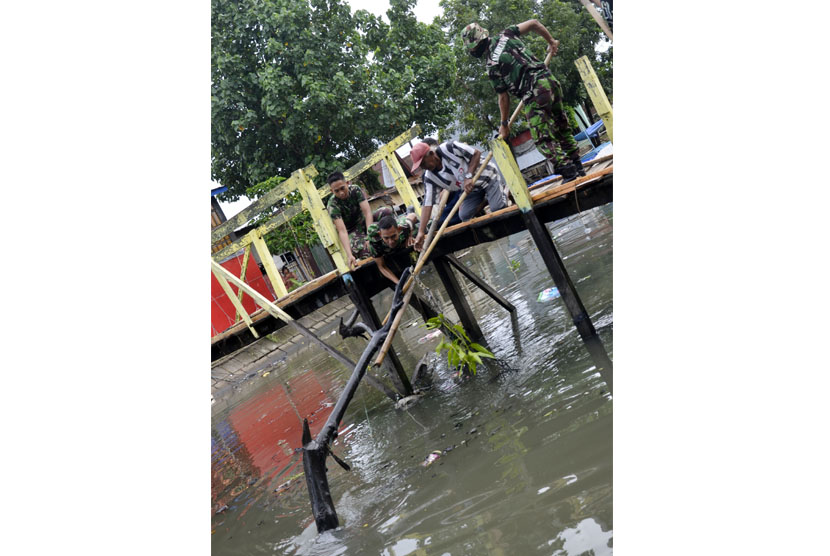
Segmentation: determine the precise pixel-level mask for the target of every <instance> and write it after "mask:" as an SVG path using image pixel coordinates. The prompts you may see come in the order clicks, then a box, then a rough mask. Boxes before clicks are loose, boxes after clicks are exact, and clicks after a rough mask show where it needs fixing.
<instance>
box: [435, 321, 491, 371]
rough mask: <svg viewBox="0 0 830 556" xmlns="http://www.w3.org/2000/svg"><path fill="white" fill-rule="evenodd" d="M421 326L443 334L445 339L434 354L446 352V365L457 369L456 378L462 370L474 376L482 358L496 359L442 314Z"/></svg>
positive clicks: (459, 326)
mask: <svg viewBox="0 0 830 556" xmlns="http://www.w3.org/2000/svg"><path fill="white" fill-rule="evenodd" d="M423 326H425V327H426V328H427V329H428V330H435V329H436V328H440V329H441V331H442V332H443V333H444V336H445V338H442V339H441V343H439V344H438V346H437V347H436V348H435V353H437V354H439V355H440V353H441V352H442V351H445V350H446V352H447V363H448V364H449V365H450V367H452V368H454V369H458V374H457V376H461V375H462V373H463V372H464V369H469V370H470V372H471V373H473V374H476V367H478V365H480V364H481V359H482V358H483V357H487V358H490V359H495V357H496V356H495V355H493V353H492V352H491V351H490V350H488V349H487V348H486V347H484V346H482V345H480V344H477V343H475V342H473V341H472V340H470V337H469V336H467V332H465V331H464V327H463V326H461V325H460V324H452V323H451V322H450V321H448V320H447V319H446V318H445V317H444V315H443V313H442V314H439V315H438V316H437V317H433V318H431V319H429V320H428V321H427V322H426V323H425V324H423ZM447 340H450V341H447Z"/></svg>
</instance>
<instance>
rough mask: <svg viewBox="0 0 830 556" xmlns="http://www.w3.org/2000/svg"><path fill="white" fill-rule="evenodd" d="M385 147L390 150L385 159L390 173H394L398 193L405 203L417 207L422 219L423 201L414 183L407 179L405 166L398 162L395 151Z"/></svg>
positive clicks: (417, 213)
mask: <svg viewBox="0 0 830 556" xmlns="http://www.w3.org/2000/svg"><path fill="white" fill-rule="evenodd" d="M383 148H384V149H386V150H387V151H388V152H387V155H386V157H385V158H384V160H385V161H386V165H387V166H388V167H389V173H390V174H392V179H394V180H395V189H397V190H398V194H399V195H400V196H401V199H402V200H403V203H404V205H406V206H412V207H413V208H414V209H415V214H416V216H418V218H419V219H420V218H421V203H419V202H418V196H417V195H416V194H415V191H413V189H412V184H410V183H409V180H407V179H406V174H405V173H404V171H403V167H401V163H400V162H398V157H397V156H395V151H394V150H389V149H388V148H387V147H383Z"/></svg>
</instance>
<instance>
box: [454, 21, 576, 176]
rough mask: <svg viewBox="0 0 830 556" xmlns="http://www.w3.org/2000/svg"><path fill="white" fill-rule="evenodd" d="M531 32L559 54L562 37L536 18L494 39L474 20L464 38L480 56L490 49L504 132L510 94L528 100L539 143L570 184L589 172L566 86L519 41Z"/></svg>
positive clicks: (528, 113) (527, 114)
mask: <svg viewBox="0 0 830 556" xmlns="http://www.w3.org/2000/svg"><path fill="white" fill-rule="evenodd" d="M528 31H533V32H535V33H537V34H539V35H541V36H542V37H543V38H544V39H545V40H546V41H547V42H548V44H549V45H550V49H551V51H552V52H553V54H556V51H557V49H558V48H559V41H556V40H554V39H553V37H552V36H551V34H550V33H549V32H548V30H547V29H546V28H545V26H544V25H542V24H541V23H539V21H538V20H536V19H531V20H528V21H525V22H524V23H520V24H519V25H513V26H511V27H508V28H507V29H505V30H504V31H502V32H501V33H500V34H499V35H498V36H497V37H495V38H494V39H493V40H491V39H490V37H489V36H488V33H487V31H486V30H485V29H483V28H482V27H481V26H479V25H478V24H477V23H470V24H469V25H467V27H465V28H464V31H462V33H461V37H462V40H463V41H464V44H465V45H466V46H467V50H468V51H469V52H470V54H471V55H472V56H475V57H476V58H480V57H481V56H483V55H484V54H485V53H487V74H488V76H489V77H490V82H491V83H492V84H493V88H494V89H495V90H496V93H498V95H499V111H500V112H501V119H502V121H501V126H500V127H499V135H501V137H502V138H503V139H507V138H508V136H509V135H510V129H509V127H508V124H509V119H508V118H509V117H510V116H509V111H510V97H509V96H508V93H510V94H512V95H513V96H515V97H517V98H519V99H520V100H522V101H523V102H524V105H525V118H527V122H528V124H529V125H530V134H531V136H532V137H533V140H534V141H535V142H536V147H537V148H538V149H539V151H541V153H542V154H544V155H545V157H546V158H547V159H548V160H550V161H551V162H552V163H553V167H554V171H555V172H556V173H557V174H561V175H562V182H563V183H565V182H568V181H571V180H573V179H575V178H576V177H577V176H578V175H580V176H584V175H585V171H584V170H583V169H582V162H581V161H580V159H579V147H578V146H577V144H576V140H574V138H573V133H572V132H571V126H570V123H569V122H568V116H567V114H566V113H565V110H564V107H563V105H562V86H561V85H560V84H559V82H558V81H557V80H556V78H555V77H554V76H553V74H551V72H550V70H549V69H548V68H547V67H546V66H545V64H544V63H543V62H540V61H539V60H538V59H536V58H535V57H534V56H533V54H531V53H530V52H529V51H528V50H527V48H526V47H525V44H524V43H523V42H522V41H521V39H519V37H520V36H521V35H524V34H525V33H527V32H528Z"/></svg>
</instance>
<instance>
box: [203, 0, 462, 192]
mask: <svg viewBox="0 0 830 556" xmlns="http://www.w3.org/2000/svg"><path fill="white" fill-rule="evenodd" d="M414 5H415V0H392V1H391V8H390V10H389V11H388V12H387V16H388V17H389V21H390V23H389V24H386V23H385V22H384V21H383V20H382V19H381V18H378V17H376V16H374V15H372V14H370V13H369V12H367V11H365V10H358V11H356V12H355V13H351V10H350V8H349V7H348V5H346V4H344V3H343V2H342V0H211V123H212V126H211V175H212V178H213V180H214V181H216V182H218V183H221V184H222V185H225V186H227V187H228V192H226V193H225V194H223V196H222V198H223V199H224V200H235V199H237V198H239V196H240V195H242V194H244V193H245V191H246V189H247V188H249V187H250V186H252V185H255V184H259V183H261V182H264V181H265V180H267V179H269V178H271V177H273V176H279V175H283V176H287V175H289V174H290V173H291V172H292V171H294V170H296V169H298V168H301V167H304V166H306V165H308V164H314V165H315V166H316V167H317V169H318V171H319V172H320V174H322V175H326V174H327V173H328V172H330V171H333V170H335V169H342V168H345V167H348V166H350V165H351V164H353V163H355V162H357V161H358V160H359V159H360V158H362V157H364V156H367V155H368V154H370V153H371V152H372V151H374V150H375V149H376V148H377V146H378V145H380V144H382V143H385V142H387V141H389V140H390V139H392V138H393V137H395V136H396V135H398V134H400V133H402V132H403V131H405V130H406V129H408V128H409V127H411V126H412V125H414V124H415V123H416V121H417V123H420V124H421V125H422V127H423V128H424V130H425V132H427V133H429V132H431V131H433V130H435V129H437V128H438V127H440V126H445V125H447V124H448V123H449V122H450V121H451V118H452V108H451V104H450V102H449V97H448V94H449V90H450V86H451V83H452V76H453V74H454V60H455V57H454V55H453V53H452V52H451V50H450V48H449V47H448V46H447V45H446V44H445V41H444V38H443V33H442V31H441V29H440V28H439V27H438V26H437V25H426V24H423V23H419V22H417V21H416V20H415V17H414V16H413V15H412V8H413V6H414ZM416 114H417V116H416Z"/></svg>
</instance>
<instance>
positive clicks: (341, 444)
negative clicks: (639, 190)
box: [211, 205, 613, 556]
mask: <svg viewBox="0 0 830 556" xmlns="http://www.w3.org/2000/svg"><path fill="white" fill-rule="evenodd" d="M612 219H613V208H612V205H608V206H606V207H602V208H599V209H594V210H592V211H589V212H588V213H586V214H585V215H583V217H582V218H579V217H573V218H570V219H568V220H566V221H562V222H559V223H557V225H556V226H553V225H548V228H549V229H550V230H551V232H552V234H553V236H554V238H555V241H556V244H557V247H558V249H559V250H560V254H561V255H562V257H563V259H564V262H565V265H566V267H567V268H568V271H569V273H570V276H571V279H572V281H573V282H574V284H575V285H576V286H577V288H578V290H579V293H580V296H581V297H582V300H583V303H584V304H585V306H586V309H587V310H588V312H589V314H590V315H591V318H592V320H593V322H594V325H595V326H596V328H597V330H598V332H599V334H600V338H601V339H602V341H603V344H604V345H605V347H606V350H607V351H608V353H609V355H610V356H611V357H612V358H613V331H612V324H613V308H612V279H611V277H612V260H611V259H612ZM586 229H589V231H588V232H587V233H586ZM459 255H460V254H459ZM460 260H461V261H462V264H467V265H468V266H470V268H471V269H472V270H473V271H474V272H476V273H477V274H479V275H480V276H482V277H484V279H485V280H487V281H488V283H490V284H491V285H493V286H495V287H496V288H497V289H498V290H499V292H500V293H501V294H502V295H503V296H505V297H506V298H507V299H508V300H510V302H511V303H513V304H514V305H515V306H516V307H517V309H518V311H517V315H518V317H517V318H516V319H515V320H513V321H512V322H511V319H510V315H509V313H507V312H506V311H505V310H504V309H503V308H501V307H500V306H499V305H497V304H496V303H495V302H493V301H492V300H491V299H489V298H487V297H486V296H485V295H484V294H483V293H482V292H480V291H478V290H477V289H475V288H474V286H472V285H471V284H469V283H467V282H466V281H465V279H463V278H461V277H459V281H460V282H462V287H463V288H465V290H466V291H467V293H468V299H469V301H470V303H471V305H472V307H473V311H474V312H475V314H476V315H477V317H478V319H479V324H480V326H481V328H482V331H483V332H484V335H485V337H486V338H487V341H488V344H489V346H490V348H491V349H492V351H493V352H494V353H495V354H496V355H497V356H499V357H500V358H501V359H502V361H503V362H504V363H505V365H503V366H502V367H500V366H498V365H493V364H491V365H489V366H488V367H486V368H482V369H481V370H480V372H479V374H478V376H477V377H475V378H473V379H472V380H468V381H465V382H463V383H461V384H459V383H457V382H456V381H454V380H453V378H452V375H453V373H452V371H451V370H450V369H448V368H447V367H446V364H445V363H444V362H441V361H439V362H438V364H437V366H436V371H435V376H434V384H433V388H432V390H430V392H429V394H428V395H427V397H426V398H424V399H423V400H421V401H420V402H419V403H418V404H416V405H415V406H413V407H411V408H410V409H409V410H407V411H400V410H396V409H394V407H392V404H391V403H390V402H389V401H388V400H387V399H386V398H384V397H382V396H381V395H379V394H378V393H377V392H375V391H373V390H370V389H369V388H368V387H366V386H365V385H361V387H360V388H359V389H358V394H357V395H356V396H355V398H354V400H353V401H352V403H351V405H350V406H349V410H348V412H347V413H346V417H345V419H344V421H343V424H342V427H341V434H340V437H339V438H338V440H337V441H336V442H335V445H334V447H333V450H334V452H335V453H336V454H338V455H339V456H340V457H341V458H342V459H345V460H346V461H347V462H348V463H349V464H350V465H351V466H352V471H351V472H345V471H344V470H343V469H341V468H340V467H339V466H338V465H337V464H336V463H334V462H333V461H332V460H329V473H328V476H329V484H330V486H331V490H332V496H333V498H334V502H335V508H336V510H337V513H338V516H339V518H340V523H341V526H342V527H341V528H340V529H338V530H336V531H329V532H327V533H325V534H322V535H318V534H317V531H316V527H315V525H314V520H313V517H312V515H311V508H310V504H309V499H308V494H307V491H306V487H305V479H304V477H303V475H302V459H301V456H300V454H299V453H297V452H296V451H295V449H296V448H298V447H299V446H300V435H301V428H300V427H301V423H302V420H301V418H302V417H306V416H310V417H311V428H312V433H313V434H316V433H317V431H318V430H319V428H320V427H321V426H322V424H323V422H324V421H325V419H326V417H327V416H328V414H329V413H330V412H331V406H332V404H333V403H334V402H336V401H337V398H338V396H339V393H340V391H342V387H343V385H344V384H345V381H346V380H347V378H348V374H349V372H350V370H349V371H346V370H345V369H342V368H341V367H339V366H338V364H337V363H336V362H334V361H333V360H332V359H331V358H329V357H328V356H327V355H326V354H325V353H323V352H319V350H316V349H315V350H305V351H303V352H301V353H300V354H299V355H298V356H295V357H293V358H290V359H289V360H288V361H286V362H285V363H284V364H281V365H280V366H279V368H277V369H276V370H274V372H272V373H271V376H269V377H267V378H258V379H256V380H260V381H261V385H260V386H258V387H257V388H256V389H254V390H252V391H248V392H247V393H246V394H244V396H240V399H236V400H233V401H232V403H231V405H230V408H229V409H224V410H221V411H217V413H216V414H215V415H214V418H213V423H212V431H211V432H212V487H213V488H212V500H211V502H212V512H213V518H212V540H213V554H214V556H218V555H225V554H227V555H231V554H298V555H299V554H304V555H313V554H319V555H333V554H383V555H389V556H393V555H394V556H403V555H406V554H452V555H459V554H503V555H517V554H519V555H521V554H555V555H557V556H559V555H566V554H567V555H576V554H583V553H588V554H594V555H597V556H598V555H603V554H610V553H611V550H612V549H611V545H612V544H613V520H612V458H611V454H612V448H611V443H612V442H611V441H612V402H611V400H610V396H609V395H608V393H607V392H606V391H605V387H604V383H603V382H602V380H601V379H600V376H599V373H598V372H597V370H596V368H595V367H594V365H593V363H592V361H591V360H590V358H589V356H588V353H587V351H586V350H585V348H584V346H583V344H582V342H581V340H580V338H579V334H578V333H577V332H576V330H575V329H574V326H573V322H572V321H571V319H570V316H569V315H568V313H567V310H566V309H565V308H564V305H563V304H562V301H561V298H560V299H554V300H551V301H547V302H539V301H537V296H538V294H539V292H540V291H542V290H544V289H546V288H549V287H551V286H552V285H553V283H552V280H551V278H550V275H549V274H548V272H547V270H546V268H545V266H544V263H543V262H542V261H541V258H540V257H539V256H538V252H537V251H536V249H535V246H534V244H533V242H532V240H531V239H530V237H529V235H528V234H527V232H523V233H520V234H516V235H514V236H511V237H510V238H505V239H503V240H499V241H497V242H493V243H490V244H486V245H481V246H476V247H474V248H473V249H471V250H469V252H467V253H466V254H464V256H463V257H461V259H460ZM510 261H518V262H519V263H520V264H519V267H518V269H517V270H515V271H514V270H512V269H511V265H510ZM514 266H515V264H514ZM423 282H424V284H425V285H426V286H427V287H429V288H430V290H431V292H432V294H433V295H434V296H435V297H436V298H437V299H438V300H439V302H441V303H442V305H443V307H444V309H445V312H447V314H449V315H450V316H452V317H453V318H454V317H455V314H454V311H452V309H451V304H450V303H449V300H448V299H447V297H446V295H445V294H444V292H443V290H442V288H441V287H440V282H439V281H438V279H437V276H435V275H434V272H431V271H428V272H426V274H425V275H424V279H423ZM389 300H390V295H389V293H386V292H385V293H383V294H381V295H379V296H377V297H376V298H375V300H374V303H375V306H376V308H379V311H378V312H379V313H382V312H385V310H386V309H385V308H387V307H388V304H389ZM405 316H406V318H405V319H404V321H403V322H404V323H405V324H410V323H414V322H416V321H417V322H418V323H420V322H421V321H420V318H419V317H417V316H416V313H414V312H412V311H411V309H408V310H407V313H406V315H405ZM426 334H427V331H426V330H424V329H423V328H420V327H418V326H405V327H404V328H403V329H402V330H401V332H400V334H399V336H403V338H397V339H396V341H395V347H396V349H397V351H398V353H399V356H400V358H401V360H402V361H403V363H404V366H406V367H407V368H409V369H411V368H413V366H414V363H415V362H416V361H417V360H418V359H419V358H420V357H421V355H423V354H424V353H428V352H430V351H431V350H432V349H433V348H434V347H435V345H436V344H437V342H438V339H437V338H432V339H428V340H427V341H424V342H423V343H419V342H418V340H419V339H423V337H424V336H425V335H426ZM327 341H331V342H332V343H333V344H334V345H336V347H338V348H340V349H343V350H344V351H345V352H347V353H348V354H349V355H350V356H351V357H353V358H354V359H357V357H358V356H359V354H360V351H361V350H362V349H363V346H364V345H365V342H364V341H362V340H357V339H349V340H346V341H341V340H335V339H334V338H332V339H331V340H329V339H328V338H327ZM338 342H339V343H338ZM436 360H437V358H436ZM433 450H441V451H442V453H443V455H442V457H441V458H440V459H438V460H437V461H436V462H434V463H432V464H431V465H429V466H426V467H425V466H423V465H421V464H422V462H423V461H424V458H426V456H427V455H428V454H429V453H430V452H432V451H433Z"/></svg>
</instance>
